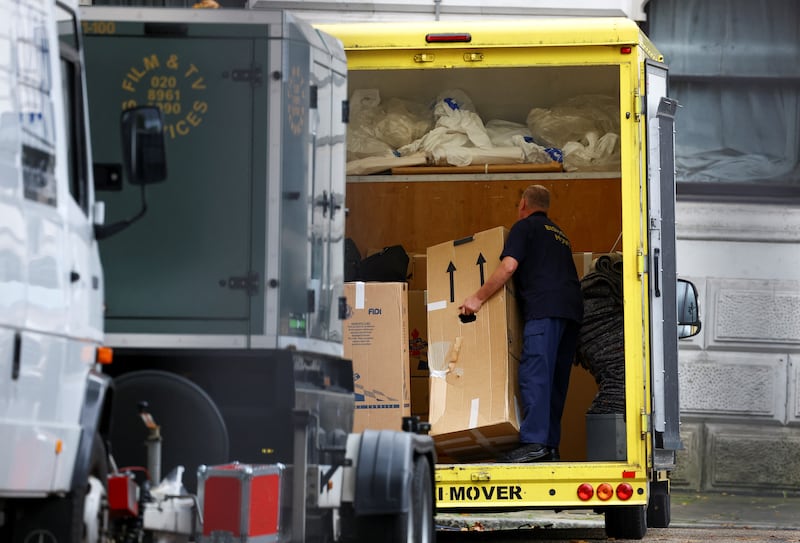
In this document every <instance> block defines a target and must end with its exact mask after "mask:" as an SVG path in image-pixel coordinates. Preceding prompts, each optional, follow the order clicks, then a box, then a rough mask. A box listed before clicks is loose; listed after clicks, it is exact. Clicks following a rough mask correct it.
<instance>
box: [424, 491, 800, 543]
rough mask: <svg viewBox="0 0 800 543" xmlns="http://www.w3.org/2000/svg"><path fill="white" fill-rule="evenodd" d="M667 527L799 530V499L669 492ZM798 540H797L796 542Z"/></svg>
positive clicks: (587, 521)
mask: <svg viewBox="0 0 800 543" xmlns="http://www.w3.org/2000/svg"><path fill="white" fill-rule="evenodd" d="M671 509H672V522H671V524H670V528H720V529H726V528H749V529H764V530H800V497H796V496H795V497H784V496H753V495H747V494H727V493H703V494H696V493H688V492H681V491H678V492H675V491H673V493H672V501H671ZM436 520H437V525H438V526H439V528H440V529H445V530H446V529H454V528H462V529H463V528H466V529H478V530H480V529H485V530H501V529H503V530H513V529H519V528H524V527H531V528H534V527H543V528H550V529H575V528H586V529H593V528H602V527H603V525H604V521H603V517H602V516H601V515H597V514H594V513H592V512H590V511H562V512H560V513H555V512H553V511H524V512H515V513H499V514H492V515H482V514H481V515H478V514H475V515H459V514H441V515H439V516H437V519H436ZM798 540H800V538H798Z"/></svg>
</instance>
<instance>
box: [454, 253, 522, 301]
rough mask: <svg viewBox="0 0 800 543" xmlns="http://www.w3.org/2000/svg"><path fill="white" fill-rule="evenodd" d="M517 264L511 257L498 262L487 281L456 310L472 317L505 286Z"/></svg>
mask: <svg viewBox="0 0 800 543" xmlns="http://www.w3.org/2000/svg"><path fill="white" fill-rule="evenodd" d="M518 265H519V263H518V262H517V259H516V258H514V257H512V256H506V257H505V258H503V260H501V261H500V265H499V266H497V269H496V270H494V272H492V275H490V276H489V279H488V280H487V281H486V282H485V283H484V284H483V286H481V288H479V289H478V290H477V291H475V293H474V294H472V295H471V296H467V299H466V300H464V303H463V304H461V305H460V306H458V309H459V310H460V311H461V313H462V314H464V315H472V314H473V313H477V312H478V310H479V309H480V308H481V306H482V305H483V303H484V302H485V301H486V300H488V299H489V298H491V297H492V294H494V293H495V292H497V291H498V290H500V288H501V287H502V286H503V285H505V284H506V281H508V280H509V279H511V276H512V275H514V272H515V271H517V266H518Z"/></svg>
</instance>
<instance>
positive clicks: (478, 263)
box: [476, 253, 486, 286]
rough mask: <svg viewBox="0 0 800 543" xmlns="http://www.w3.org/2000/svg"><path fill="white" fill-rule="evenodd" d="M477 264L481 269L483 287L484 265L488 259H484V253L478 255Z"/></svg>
mask: <svg viewBox="0 0 800 543" xmlns="http://www.w3.org/2000/svg"><path fill="white" fill-rule="evenodd" d="M476 264H477V265H478V266H480V268H481V286H483V265H484V264H486V259H485V258H483V253H478V261H477V262H476Z"/></svg>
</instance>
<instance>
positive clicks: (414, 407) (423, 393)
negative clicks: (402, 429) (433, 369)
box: [411, 377, 431, 421]
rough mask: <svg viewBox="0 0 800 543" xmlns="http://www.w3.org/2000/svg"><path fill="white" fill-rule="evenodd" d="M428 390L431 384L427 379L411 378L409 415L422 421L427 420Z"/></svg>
mask: <svg viewBox="0 0 800 543" xmlns="http://www.w3.org/2000/svg"><path fill="white" fill-rule="evenodd" d="M430 389H431V383H430V380H429V379H428V378H427V377H411V414H412V415H413V416H417V417H419V418H420V420H423V421H427V420H428V409H429V407H428V405H429V403H430V401H431V391H430Z"/></svg>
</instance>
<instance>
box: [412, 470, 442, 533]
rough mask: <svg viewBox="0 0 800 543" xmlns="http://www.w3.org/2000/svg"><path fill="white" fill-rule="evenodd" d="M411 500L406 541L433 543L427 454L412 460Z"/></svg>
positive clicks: (431, 491)
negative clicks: (409, 521)
mask: <svg viewBox="0 0 800 543" xmlns="http://www.w3.org/2000/svg"><path fill="white" fill-rule="evenodd" d="M411 502H412V503H411V506H412V507H411V510H412V511H413V518H412V519H411V528H412V536H411V538H410V539H409V540H408V541H413V542H414V543H433V542H434V541H436V527H435V524H434V521H433V483H432V482H431V468H430V462H429V461H428V457H427V456H419V457H417V459H416V460H415V461H414V476H413V480H412V483H411Z"/></svg>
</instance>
